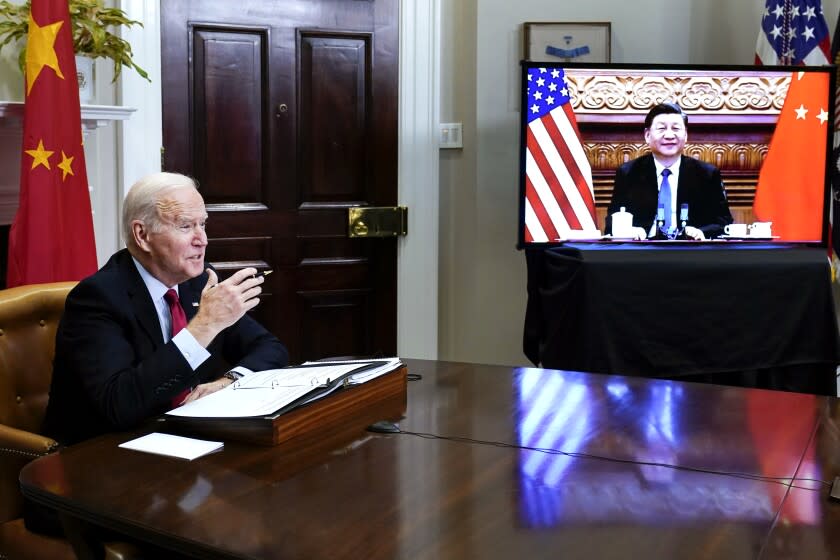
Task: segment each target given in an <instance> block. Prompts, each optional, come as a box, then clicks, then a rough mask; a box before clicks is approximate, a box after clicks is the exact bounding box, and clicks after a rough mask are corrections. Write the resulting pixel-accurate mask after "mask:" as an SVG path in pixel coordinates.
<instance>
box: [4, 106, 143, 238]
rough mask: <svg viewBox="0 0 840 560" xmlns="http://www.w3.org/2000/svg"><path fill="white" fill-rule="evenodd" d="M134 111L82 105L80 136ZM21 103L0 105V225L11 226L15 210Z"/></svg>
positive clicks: (21, 118) (21, 120) (21, 123)
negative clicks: (81, 133)
mask: <svg viewBox="0 0 840 560" xmlns="http://www.w3.org/2000/svg"><path fill="white" fill-rule="evenodd" d="M134 111H135V109H133V108H131V107H120V106H115V105H82V132H83V133H84V134H85V135H87V134H89V133H90V132H91V131H94V130H96V129H97V128H102V127H105V126H108V125H109V124H110V123H112V122H113V121H124V120H126V119H128V118H129V117H130V116H131V114H132V113H133V112H134ZM22 135H23V102H21V101H0V225H7V224H11V223H12V220H14V217H15V212H16V211H17V206H18V188H19V184H20V154H21V152H20V150H21V138H22Z"/></svg>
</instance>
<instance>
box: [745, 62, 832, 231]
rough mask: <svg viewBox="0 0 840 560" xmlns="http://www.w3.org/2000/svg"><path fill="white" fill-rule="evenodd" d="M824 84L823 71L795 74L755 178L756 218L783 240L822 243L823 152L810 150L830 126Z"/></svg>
mask: <svg viewBox="0 0 840 560" xmlns="http://www.w3.org/2000/svg"><path fill="white" fill-rule="evenodd" d="M828 80H829V76H828V75H826V74H824V73H816V72H814V73H811V72H794V74H793V76H792V77H791V82H790V88H789V89H788V94H787V97H785V103H784V105H783V106H782V111H781V113H780V114H779V120H778V122H777V123H776V129H775V131H774V132H773V138H772V139H771V140H770V147H769V149H768V151H767V157H766V158H765V160H764V164H763V165H762V166H761V172H760V174H759V176H758V186H757V187H756V193H755V202H754V204H753V210H754V211H755V215H756V218H757V219H758V220H759V221H763V222H773V226H772V230H773V234H774V235H778V236H779V238H780V239H781V240H783V241H784V240H789V241H805V240H815V241H819V240H821V239H822V223H821V219H820V216H822V208H821V205H822V203H823V190H824V188H825V153H824V151H823V150H814V149H813V139H814V138H820V137H825V135H826V128H825V127H827V126H831V125H830V124H829V123H828V104H829V102H830V101H829V99H828V89H829V87H828ZM794 186H798V188H792V187H794Z"/></svg>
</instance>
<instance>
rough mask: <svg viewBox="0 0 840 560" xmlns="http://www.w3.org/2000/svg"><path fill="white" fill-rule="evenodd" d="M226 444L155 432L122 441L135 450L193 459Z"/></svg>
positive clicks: (128, 447) (121, 445)
mask: <svg viewBox="0 0 840 560" xmlns="http://www.w3.org/2000/svg"><path fill="white" fill-rule="evenodd" d="M224 445H225V444H224V443H223V442H221V441H205V440H202V439H193V438H188V437H182V436H173V435H172V434H161V433H158V432H154V433H151V434H148V435H145V436H143V437H139V438H137V439H133V440H131V441H127V442H125V443H121V444H120V447H123V448H125V449H133V450H135V451H144V452H146V453H154V454H156V455H169V456H170V457H178V458H180V459H187V460H189V461H192V460H193V459H196V458H198V457H201V456H202V455H207V454H208V453H213V452H214V451H218V450H220V449H222V448H223V447H224Z"/></svg>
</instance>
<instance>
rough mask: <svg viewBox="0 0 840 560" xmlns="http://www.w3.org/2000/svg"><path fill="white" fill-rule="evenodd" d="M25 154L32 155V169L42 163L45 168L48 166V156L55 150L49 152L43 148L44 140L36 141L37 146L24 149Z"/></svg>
mask: <svg viewBox="0 0 840 560" xmlns="http://www.w3.org/2000/svg"><path fill="white" fill-rule="evenodd" d="M24 151H25V152H26V153H27V154H29V155H30V156H32V167H31V168H30V171H31V170H32V169H35V168H36V167H38V166H39V165H43V166H44V167H46V168H47V169H49V168H50V156H52V155H53V154H54V153H55V152H51V151H49V150H45V149H44V141H43V140H39V141H38V147H37V148H35V149H34V150H24Z"/></svg>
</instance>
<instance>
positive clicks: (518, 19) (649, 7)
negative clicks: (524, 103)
mask: <svg viewBox="0 0 840 560" xmlns="http://www.w3.org/2000/svg"><path fill="white" fill-rule="evenodd" d="M763 7H764V0H734V1H733V0H633V1H627V0H600V1H592V2H558V1H557V0H517V1H515V2H511V1H510V0H443V7H442V10H443V20H444V22H445V23H444V29H443V33H442V47H441V53H442V55H443V61H442V63H441V68H442V72H443V74H442V76H441V84H442V88H441V120H442V121H443V122H459V121H460V122H463V123H464V148H463V150H457V151H455V150H442V151H441V165H440V181H441V182H440V192H441V214H440V216H441V222H440V227H441V230H440V244H441V250H440V255H441V263H440V270H439V272H440V313H439V316H440V338H439V358H440V359H449V360H459V361H470V362H485V363H498V364H508V365H517V364H526V363H527V359H526V358H525V357H524V355H523V354H522V329H523V322H524V316H525V303H526V293H525V286H526V270H525V262H524V255H523V253H521V252H519V251H517V250H516V249H515V243H516V239H517V212H518V188H519V183H518V178H517V174H518V168H519V161H518V155H517V153H518V152H517V150H518V147H519V136H518V122H519V113H518V107H517V98H516V88H517V84H518V79H519V74H518V71H519V70H518V61H519V59H520V58H521V49H522V47H521V45H522V36H521V32H522V22H525V21H610V22H612V45H611V47H612V49H611V50H612V60H613V62H651V63H692V64H703V63H709V64H752V63H753V58H754V54H755V41H756V37H757V35H758V29H759V21H760V16H761V12H762V10H763ZM823 7H824V11H825V15H826V20H827V22H828V25H829V28H830V29H831V30H832V31H833V29H834V26H835V24H836V21H837V14H838V10H839V9H840V0H824V1H823Z"/></svg>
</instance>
